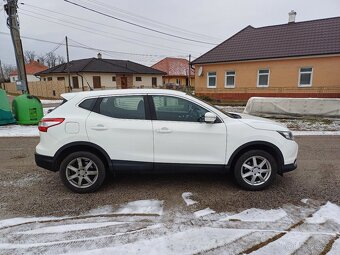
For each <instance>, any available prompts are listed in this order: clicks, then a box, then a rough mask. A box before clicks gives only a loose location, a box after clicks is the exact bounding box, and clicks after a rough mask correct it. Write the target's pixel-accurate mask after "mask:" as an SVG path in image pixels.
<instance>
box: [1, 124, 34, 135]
mask: <svg viewBox="0 0 340 255" xmlns="http://www.w3.org/2000/svg"><path fill="white" fill-rule="evenodd" d="M33 136H39V130H38V127H37V126H20V125H8V126H0V137H33Z"/></svg>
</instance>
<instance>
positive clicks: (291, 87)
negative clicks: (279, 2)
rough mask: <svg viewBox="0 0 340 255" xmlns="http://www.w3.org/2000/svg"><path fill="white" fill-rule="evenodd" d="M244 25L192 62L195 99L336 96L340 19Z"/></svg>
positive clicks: (338, 94) (339, 84)
mask: <svg viewBox="0 0 340 255" xmlns="http://www.w3.org/2000/svg"><path fill="white" fill-rule="evenodd" d="M289 15H290V16H289V22H288V24H283V25H274V26H267V27H260V28H254V27H252V26H248V27H246V28H244V29H243V30H241V31H240V32H238V33H237V34H235V35H234V36H232V37H230V38H229V39H228V40H226V41H224V42H223V43H221V44H220V45H218V46H217V47H215V48H213V49H212V50H210V51H209V52H207V53H205V54H204V55H202V56H200V57H199V58H197V59H196V60H194V61H193V65H194V66H195V70H196V76H195V92H196V95H205V96H208V97H211V98H214V99H219V100H248V99H249V98H250V97H252V96H265V97H323V98H338V97H340V75H339V71H340V43H339V38H340V29H339V27H340V17H335V18H328V19H320V20H312V21H305V22H295V15H296V13H295V12H291V13H290V14H289Z"/></svg>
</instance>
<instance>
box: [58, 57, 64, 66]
mask: <svg viewBox="0 0 340 255" xmlns="http://www.w3.org/2000/svg"><path fill="white" fill-rule="evenodd" d="M57 63H58V65H60V64H64V63H65V58H64V57H63V56H60V55H58V56H57Z"/></svg>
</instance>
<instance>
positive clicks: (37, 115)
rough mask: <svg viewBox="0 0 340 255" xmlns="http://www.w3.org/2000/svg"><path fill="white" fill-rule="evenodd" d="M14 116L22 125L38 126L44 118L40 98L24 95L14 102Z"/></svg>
mask: <svg viewBox="0 0 340 255" xmlns="http://www.w3.org/2000/svg"><path fill="white" fill-rule="evenodd" d="M12 108H13V113H14V116H15V118H16V120H17V122H18V124H20V125H36V124H38V123H39V121H40V120H41V119H42V117H43V116H44V113H43V107H42V104H41V102H40V100H39V98H37V97H35V96H31V95H29V94H23V95H20V96H17V97H16V98H14V100H13V102H12Z"/></svg>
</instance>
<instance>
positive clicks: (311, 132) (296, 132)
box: [292, 131, 340, 136]
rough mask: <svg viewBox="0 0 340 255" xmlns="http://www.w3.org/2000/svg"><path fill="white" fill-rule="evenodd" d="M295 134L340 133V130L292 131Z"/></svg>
mask: <svg viewBox="0 0 340 255" xmlns="http://www.w3.org/2000/svg"><path fill="white" fill-rule="evenodd" d="M292 132H293V135H294V136H306V135H313V136H314V135H340V131H292Z"/></svg>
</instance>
